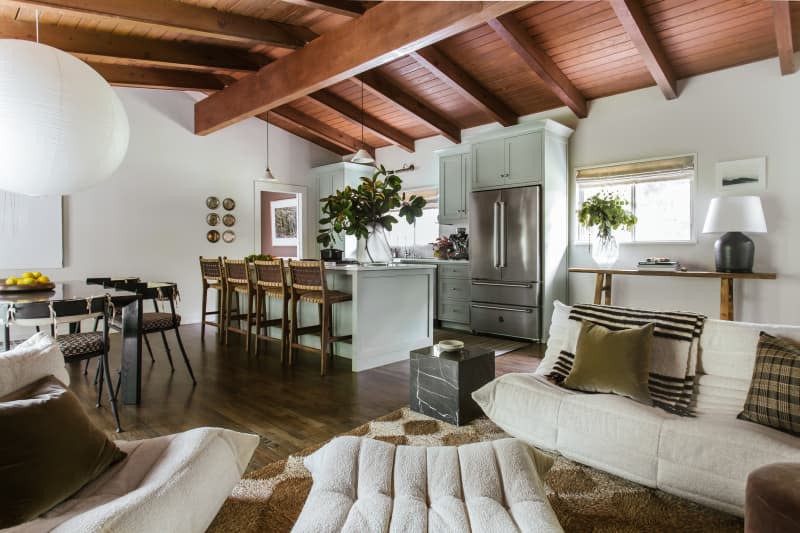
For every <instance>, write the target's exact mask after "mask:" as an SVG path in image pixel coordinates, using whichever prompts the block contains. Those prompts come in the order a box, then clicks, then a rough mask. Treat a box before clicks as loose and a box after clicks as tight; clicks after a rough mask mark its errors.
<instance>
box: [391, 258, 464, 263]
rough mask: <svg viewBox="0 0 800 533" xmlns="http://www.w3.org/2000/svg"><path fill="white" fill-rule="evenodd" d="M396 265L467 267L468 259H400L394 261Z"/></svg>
mask: <svg viewBox="0 0 800 533" xmlns="http://www.w3.org/2000/svg"><path fill="white" fill-rule="evenodd" d="M395 261H397V262H398V263H402V264H404V265H412V264H415V263H419V264H422V263H429V264H431V265H450V264H452V265H468V264H469V259H437V258H435V257H402V258H400V259H395Z"/></svg>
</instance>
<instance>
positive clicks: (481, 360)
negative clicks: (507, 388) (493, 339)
mask: <svg viewBox="0 0 800 533" xmlns="http://www.w3.org/2000/svg"><path fill="white" fill-rule="evenodd" d="M493 379H494V350H487V349H485V348H471V347H469V346H467V347H465V348H463V349H462V350H459V351H457V352H445V351H441V350H439V348H438V346H430V347H428V348H421V349H419V350H414V351H412V352H411V372H410V375H409V398H410V403H411V409H413V410H414V411H416V412H418V413H422V414H424V415H428V416H432V417H434V418H438V419H439V420H442V421H444V422H448V423H450V424H455V425H457V426H460V425H463V424H466V423H467V422H469V421H470V420H473V419H475V418H477V417H479V416H481V414H482V411H481V408H480V407H478V404H476V403H475V400H473V399H472V393H473V392H474V391H476V390H478V389H479V388H481V387H482V386H483V385H485V384H487V383H489V382H490V381H492V380H493Z"/></svg>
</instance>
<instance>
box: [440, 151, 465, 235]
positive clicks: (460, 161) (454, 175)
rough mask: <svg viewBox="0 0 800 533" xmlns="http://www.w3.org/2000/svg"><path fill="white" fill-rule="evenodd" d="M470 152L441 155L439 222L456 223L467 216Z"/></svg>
mask: <svg viewBox="0 0 800 533" xmlns="http://www.w3.org/2000/svg"><path fill="white" fill-rule="evenodd" d="M468 176H469V154H451V155H440V156H439V223H440V224H456V223H458V222H461V221H464V220H466V218H467V205H468V201H467V194H468V191H469V181H468Z"/></svg>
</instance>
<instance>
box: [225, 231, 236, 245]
mask: <svg viewBox="0 0 800 533" xmlns="http://www.w3.org/2000/svg"><path fill="white" fill-rule="evenodd" d="M222 240H223V241H225V242H233V241H235V240H236V234H235V233H234V232H232V231H231V230H226V231H224V232H223V233H222Z"/></svg>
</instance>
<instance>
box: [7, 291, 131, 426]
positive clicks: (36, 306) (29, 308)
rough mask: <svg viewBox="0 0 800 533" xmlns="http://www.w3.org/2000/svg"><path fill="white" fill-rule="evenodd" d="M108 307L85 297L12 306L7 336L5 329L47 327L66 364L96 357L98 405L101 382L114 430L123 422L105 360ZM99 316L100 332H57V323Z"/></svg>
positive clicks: (107, 344) (96, 300)
mask: <svg viewBox="0 0 800 533" xmlns="http://www.w3.org/2000/svg"><path fill="white" fill-rule="evenodd" d="M109 308H110V306H109V302H108V299H107V298H88V299H86V300H65V301H60V302H34V303H26V304H25V305H20V306H18V307H17V306H11V308H10V310H9V312H8V320H6V321H5V324H4V326H5V328H6V335H8V328H9V327H10V326H12V325H16V326H34V327H36V326H38V327H48V326H49V327H50V333H51V335H52V336H53V337H54V338H55V341H56V344H57V345H58V348H59V349H60V350H61V353H62V354H63V356H64V361H65V362H66V363H76V362H77V363H80V362H81V361H89V360H91V359H98V360H99V363H98V372H99V379H98V380H97V382H98V388H97V404H96V406H97V407H100V401H101V398H102V394H103V385H104V382H105V383H107V384H108V397H109V400H110V402H111V412H112V414H113V415H114V420H115V422H116V424H117V432H118V433H119V432H121V431H122V425H121V424H120V420H119V413H118V412H117V400H116V397H117V394H116V391H115V390H114V387H113V385H112V383H113V382H112V381H111V372H110V370H109V363H108V349H109V339H108V332H109V327H108V321H109V314H110V309H109ZM93 318H100V319H101V320H102V322H103V331H99V332H98V331H90V332H85V333H81V332H77V333H72V332H70V333H65V334H59V332H58V326H59V325H65V324H68V325H72V324H75V323H79V322H80V321H82V320H88V319H93Z"/></svg>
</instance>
